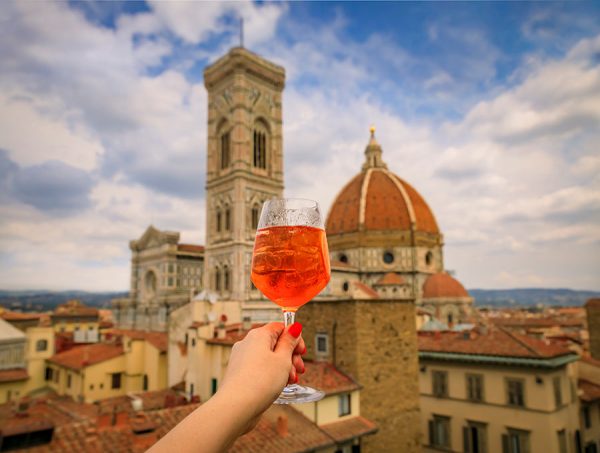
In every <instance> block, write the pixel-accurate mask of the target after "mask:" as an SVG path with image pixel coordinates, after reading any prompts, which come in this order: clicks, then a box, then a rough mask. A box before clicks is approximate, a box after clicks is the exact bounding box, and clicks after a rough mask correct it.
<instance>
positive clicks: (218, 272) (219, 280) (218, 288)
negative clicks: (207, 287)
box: [215, 266, 221, 291]
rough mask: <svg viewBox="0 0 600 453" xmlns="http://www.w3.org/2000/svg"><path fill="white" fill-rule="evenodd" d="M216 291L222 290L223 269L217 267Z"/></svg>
mask: <svg viewBox="0 0 600 453" xmlns="http://www.w3.org/2000/svg"><path fill="white" fill-rule="evenodd" d="M215 291H221V269H219V266H217V267H215Z"/></svg>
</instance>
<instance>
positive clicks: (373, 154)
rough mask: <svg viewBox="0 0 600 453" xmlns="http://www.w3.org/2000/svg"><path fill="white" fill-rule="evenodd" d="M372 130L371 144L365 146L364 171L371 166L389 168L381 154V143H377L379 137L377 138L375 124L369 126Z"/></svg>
mask: <svg viewBox="0 0 600 453" xmlns="http://www.w3.org/2000/svg"><path fill="white" fill-rule="evenodd" d="M369 131H370V132H371V138H370V140H369V144H368V145H367V147H366V148H365V158H366V159H365V163H364V164H363V166H362V169H363V171H365V170H367V169H369V168H387V165H386V164H385V162H384V161H383V159H382V157H381V154H382V153H383V150H382V149H381V145H380V144H379V143H377V139H376V138H375V126H371V127H370V128H369Z"/></svg>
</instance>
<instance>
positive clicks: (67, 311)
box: [51, 299, 98, 316]
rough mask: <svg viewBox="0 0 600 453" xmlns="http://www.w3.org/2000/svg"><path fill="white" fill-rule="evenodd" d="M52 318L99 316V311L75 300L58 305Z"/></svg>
mask: <svg viewBox="0 0 600 453" xmlns="http://www.w3.org/2000/svg"><path fill="white" fill-rule="evenodd" d="M51 316H98V309H97V308H94V307H90V306H88V305H85V304H84V303H82V302H81V301H79V300H76V299H73V300H69V301H67V302H65V303H64V304H60V305H58V306H57V307H56V309H55V310H54V313H53V314H52V315H51Z"/></svg>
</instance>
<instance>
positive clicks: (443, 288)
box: [113, 47, 472, 452]
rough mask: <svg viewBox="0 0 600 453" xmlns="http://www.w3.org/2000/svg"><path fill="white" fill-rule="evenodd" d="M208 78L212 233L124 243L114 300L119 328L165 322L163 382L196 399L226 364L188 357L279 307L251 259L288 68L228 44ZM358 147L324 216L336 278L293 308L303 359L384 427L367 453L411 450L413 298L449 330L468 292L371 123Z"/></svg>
mask: <svg viewBox="0 0 600 453" xmlns="http://www.w3.org/2000/svg"><path fill="white" fill-rule="evenodd" d="M204 83H205V87H206V90H207V92H208V124H207V147H206V159H207V165H206V171H207V174H206V209H207V215H206V242H205V244H204V246H199V245H193V244H181V243H180V242H179V234H178V233H176V232H169V231H160V230H157V229H155V228H154V227H152V226H151V227H149V228H148V229H147V230H146V232H145V233H144V234H143V235H142V236H141V237H140V238H139V239H138V240H135V241H131V243H130V248H131V251H132V260H131V289H130V294H129V297H127V298H124V299H118V300H115V301H114V302H113V308H114V310H115V319H116V320H117V323H118V325H119V326H120V327H126V328H132V329H144V330H162V331H165V330H168V332H169V349H168V356H169V377H168V381H169V385H172V384H175V383H179V382H182V381H183V382H184V383H185V388H186V389H188V390H187V391H188V392H189V394H190V395H191V396H193V395H199V396H200V397H201V398H205V397H207V396H208V397H210V395H212V393H214V391H215V389H216V386H217V381H218V380H217V379H215V378H211V376H216V375H220V373H222V369H221V368H219V369H218V370H216V371H211V370H210V367H212V366H214V365H211V364H205V363H197V362H199V360H198V359H194V358H193V357H196V358H197V357H204V359H203V360H206V361H207V362H210V361H212V362H215V363H217V364H219V365H218V366H219V367H222V366H224V365H223V364H224V363H225V362H224V360H225V359H223V357H224V356H222V355H218V357H217V356H215V357H213V356H212V355H211V354H213V352H209V349H210V348H208V347H207V346H206V345H207V344H210V343H211V342H212V343H215V341H216V343H218V339H219V336H218V335H220V334H223V335H224V334H225V333H224V332H225V331H226V326H227V325H237V326H239V327H236V329H239V332H243V331H247V329H248V328H250V326H251V325H252V324H253V323H261V322H268V321H272V320H281V311H280V308H279V307H278V306H277V305H275V304H273V303H271V302H270V301H268V300H267V299H265V298H264V296H262V294H261V293H260V292H259V291H258V290H257V289H256V288H255V287H254V285H253V284H252V282H251V280H250V266H251V260H252V250H253V244H254V237H255V234H256V228H257V225H258V220H259V216H260V210H261V207H262V204H263V203H264V201H265V200H268V199H270V198H273V197H282V196H283V189H284V178H283V134H282V92H283V89H284V85H285V70H284V68H282V67H281V66H278V65H275V64H273V63H271V62H269V61H267V60H265V59H264V58H262V57H260V56H258V55H256V54H254V53H252V52H250V51H248V50H247V49H245V48H242V47H236V48H233V49H231V50H230V51H229V52H228V53H227V54H226V55H224V56H223V57H221V58H220V59H218V60H217V61H216V62H214V63H213V64H211V65H210V66H208V67H207V68H206V69H205V71H204ZM364 155H365V156H364V164H363V165H362V168H360V169H357V170H360V171H359V172H358V174H357V175H356V176H354V177H352V178H351V179H350V180H349V182H348V183H347V184H346V185H345V186H344V187H343V188H342V189H341V191H340V192H339V194H338V195H337V197H336V199H335V201H334V203H333V204H332V206H331V208H330V210H329V213H328V215H327V220H326V232H327V239H328V244H329V250H330V257H331V269H332V277H331V281H330V283H329V284H328V286H327V287H326V288H325V289H324V290H323V291H322V292H321V293H320V294H319V296H317V297H316V298H315V299H314V300H313V301H312V302H311V303H308V304H307V305H305V306H304V307H302V309H301V310H300V311H299V312H298V320H299V321H300V322H302V323H303V324H304V326H305V329H304V332H303V335H304V338H305V341H306V343H307V349H308V352H307V355H306V358H307V360H312V361H314V362H315V363H322V362H327V363H329V364H331V365H333V367H335V368H336V369H339V370H341V371H342V372H344V373H346V374H347V375H348V376H351V378H352V379H354V380H355V381H356V382H358V383H360V385H361V386H362V390H361V403H360V406H361V409H360V412H361V414H363V415H364V416H365V417H367V418H369V419H371V420H373V421H374V422H375V423H376V424H377V426H378V429H379V432H378V434H377V435H376V436H371V438H369V439H365V441H364V442H365V444H364V446H365V448H366V451H406V452H411V451H419V450H420V445H421V439H420V430H419V405H418V389H417V383H418V359H417V343H416V323H415V319H416V309H417V307H419V310H421V311H424V312H425V313H428V314H429V315H430V317H431V318H432V319H436V320H437V322H438V325H442V326H443V328H452V327H453V325H455V324H459V323H461V322H464V320H465V319H466V317H467V316H468V314H469V311H470V306H471V304H472V299H471V297H470V296H469V294H468V293H467V291H466V290H465V288H464V287H463V286H462V285H461V283H460V282H458V281H457V280H456V279H455V278H453V277H452V276H451V275H450V274H449V273H447V272H445V270H444V269H445V268H444V256H443V245H444V244H443V235H442V233H441V231H440V229H439V226H438V223H437V221H436V219H435V216H434V214H433V212H432V210H431V209H430V207H429V206H428V204H427V203H426V201H425V200H424V199H423V197H422V196H421V195H420V194H419V193H418V192H417V190H415V188H413V187H412V186H411V185H410V184H409V183H408V182H406V181H405V180H404V179H402V178H400V177H399V176H397V175H396V174H395V173H393V171H391V170H390V169H389V168H388V166H387V164H386V163H385V161H384V154H383V149H382V146H381V145H380V144H379V143H378V141H377V139H376V137H375V129H374V128H371V131H370V137H369V139H368V143H367V146H366V148H365V150H364ZM190 329H191V330H190ZM192 337H193V338H194V340H190V338H192ZM213 338H214V339H216V340H215V341H213V340H212V339H213ZM196 339H198V340H196ZM197 341H201V343H198V344H197ZM190 342H191V343H190ZM200 344H202V345H204V346H202V350H201V351H200V350H199V349H198V347H199V345H200ZM190 345H191V347H196V349H195V350H196V355H190V354H188V348H189V347H190ZM197 354H203V355H197ZM219 354H221V353H219ZM211 357H212V358H211ZM210 382H212V383H210ZM209 383H210V384H209ZM211 388H212V390H211Z"/></svg>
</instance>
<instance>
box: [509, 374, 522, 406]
mask: <svg viewBox="0 0 600 453" xmlns="http://www.w3.org/2000/svg"><path fill="white" fill-rule="evenodd" d="M506 393H507V395H506V399H507V404H508V405H509V406H519V407H524V406H525V397H524V391H523V380H522V379H507V380H506Z"/></svg>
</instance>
